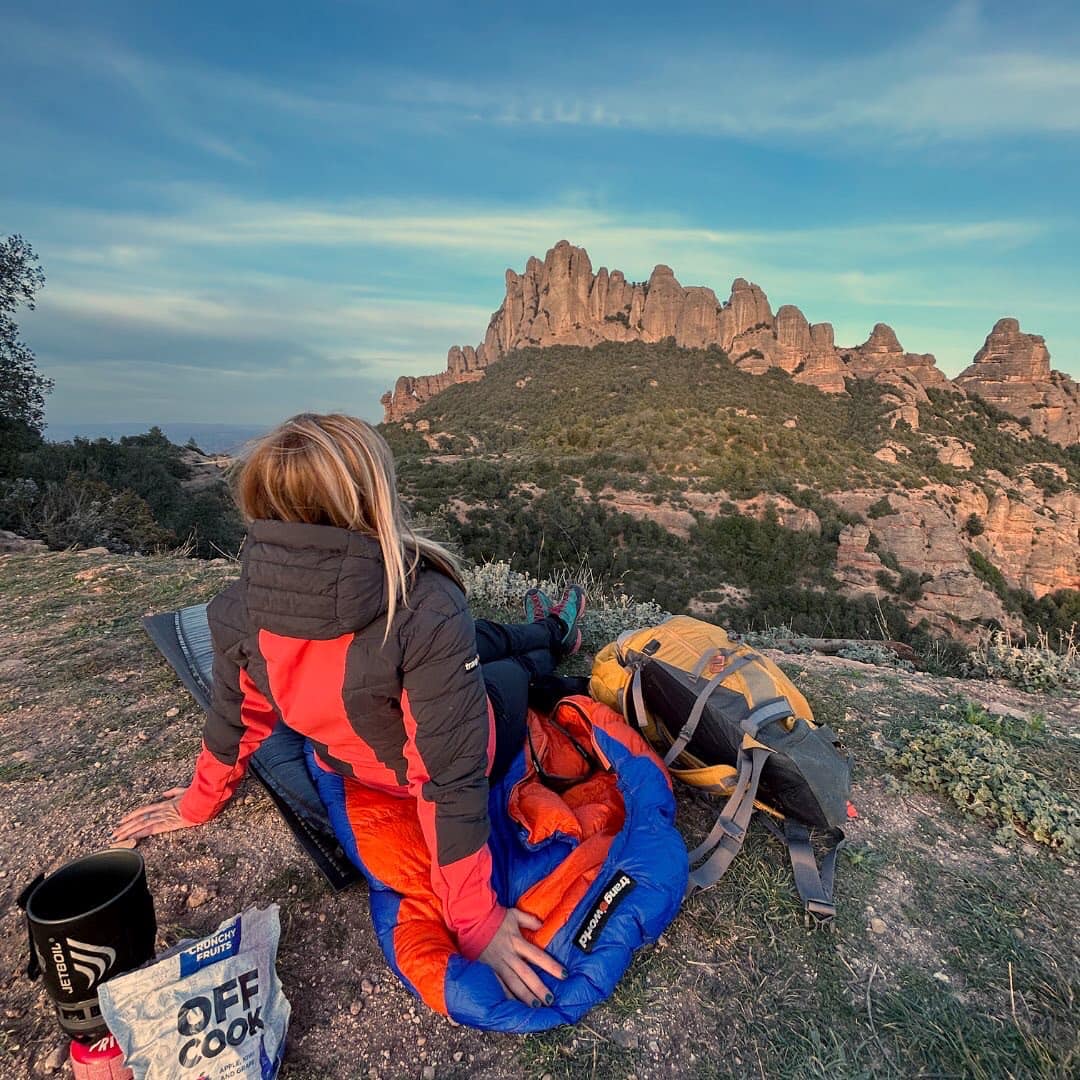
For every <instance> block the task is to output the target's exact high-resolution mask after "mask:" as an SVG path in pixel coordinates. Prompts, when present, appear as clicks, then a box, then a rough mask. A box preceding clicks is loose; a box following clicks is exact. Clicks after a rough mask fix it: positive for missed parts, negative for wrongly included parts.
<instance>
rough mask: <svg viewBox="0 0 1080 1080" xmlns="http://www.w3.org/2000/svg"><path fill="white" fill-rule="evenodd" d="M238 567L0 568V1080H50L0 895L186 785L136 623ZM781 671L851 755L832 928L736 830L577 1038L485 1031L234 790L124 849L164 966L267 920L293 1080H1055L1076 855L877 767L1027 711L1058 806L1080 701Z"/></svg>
mask: <svg viewBox="0 0 1080 1080" xmlns="http://www.w3.org/2000/svg"><path fill="white" fill-rule="evenodd" d="M234 572H235V569H234V567H233V566H232V565H231V564H227V563H218V564H216V565H215V564H207V563H199V562H195V561H190V560H181V559H167V558H160V559H159V558H124V557H118V556H108V555H104V554H89V553H82V554H77V553H51V554H41V553H27V554H11V555H5V556H0V641H2V643H3V647H2V650H0V913H2V914H0V920H2V921H0V958H2V962H0V998H2V1002H3V1005H2V1008H3V1014H2V1021H0V1077H3V1078H7V1077H11V1078H20V1080H21V1078H25V1077H28V1076H29V1077H45V1076H50V1075H53V1076H58V1077H59V1076H63V1075H70V1073H69V1067H68V1066H67V1065H65V1064H63V1055H62V1053H61V1052H60V1047H61V1040H60V1038H59V1036H58V1034H57V1029H56V1026H55V1024H54V1022H53V1020H52V1019H51V1017H50V1013H49V1009H48V1006H47V1003H46V999H45V996H44V993H43V991H41V990H40V989H39V988H38V987H37V986H36V985H34V984H31V983H29V982H28V981H27V980H26V979H25V978H24V977H23V975H22V967H23V965H24V960H25V957H24V951H25V948H26V939H25V934H24V932H23V927H22V922H21V917H20V915H19V913H18V912H17V910H16V909H15V906H14V898H15V896H16V895H17V893H18V891H19V890H20V888H21V887H22V885H23V884H24V883H25V882H26V881H28V880H29V879H30V878H32V877H33V876H34V875H35V874H36V873H37V872H38V871H40V870H49V869H52V868H55V867H56V866H58V865H60V864H61V863H63V862H65V861H67V860H68V859H70V858H73V857H75V856H77V855H80V854H84V853H86V852H88V851H91V850H94V849H96V848H99V847H102V846H104V845H105V843H106V842H107V837H108V833H109V830H110V826H111V824H112V823H113V822H114V821H115V820H116V819H117V818H118V817H119V816H120V815H121V814H122V813H123V812H124V811H126V810H127V809H129V808H131V807H132V806H134V805H137V804H138V803H139V802H140V801H143V800H146V799H149V798H152V797H154V796H155V795H157V794H158V793H160V792H161V791H163V790H164V789H166V788H168V787H171V786H173V785H175V784H178V783H183V782H186V780H187V779H188V777H189V776H190V768H191V762H192V760H193V757H194V754H195V751H196V749H197V746H198V739H199V726H200V715H199V712H198V709H197V708H196V707H195V705H194V704H193V703H192V702H191V700H190V699H189V698H188V696H187V695H186V693H185V692H184V691H183V689H182V688H181V687H180V686H179V685H178V683H177V681H176V679H175V677H174V676H173V674H172V672H171V671H170V670H169V669H168V668H167V667H166V665H165V664H164V662H163V661H162V660H161V659H160V657H159V656H158V654H157V653H156V651H155V650H154V648H153V646H152V645H151V644H150V641H149V639H148V638H146V636H145V635H144V634H143V632H142V630H141V628H140V626H139V618H140V616H142V615H143V614H145V613H147V612H151V611H160V610H165V609H168V608H172V607H176V606H180V605H183V604H187V603H193V602H198V601H200V600H203V599H206V598H208V597H210V596H211V595H213V594H214V593H215V592H216V591H217V590H218V589H220V588H221V586H222V584H223V583H224V582H225V581H226V580H227V579H228V578H229V577H231V576H232V575H233V573H234ZM782 659H783V662H784V663H785V665H786V666H787V667H788V669H789V670H790V671H791V672H792V673H793V674H794V675H795V676H796V678H797V681H798V682H799V685H800V686H801V687H803V688H804V689H805V691H806V693H807V695H808V697H809V698H810V700H811V702H812V704H813V706H814V708H815V710H816V712H817V713H818V714H819V715H820V716H821V717H824V718H825V719H827V720H828V722H829V723H831V724H832V725H833V726H834V727H835V728H836V729H837V730H838V731H839V732H840V733H841V735H842V736H843V737H844V738H845V740H846V742H847V743H848V745H849V746H850V747H851V748H852V749H853V751H854V753H855V758H856V762H857V774H856V786H855V795H854V800H855V803H856V805H857V807H858V810H859V817H858V819H857V820H856V821H854V822H853V823H852V827H851V829H850V840H851V842H850V845H849V847H848V848H847V850H846V852H845V856H844V857H843V859H842V860H841V864H840V867H839V871H838V882H837V896H838V899H839V915H838V918H837V920H836V923H835V926H834V928H833V929H832V930H831V931H829V932H824V931H810V930H807V929H805V928H804V927H803V925H802V922H801V919H800V917H799V906H798V902H797V898H796V896H795V893H794V889H793V887H792V882H791V876H790V870H789V868H788V866H787V864H786V857H785V855H784V853H783V852H782V850H781V849H780V848H779V846H778V845H777V844H776V843H775V842H774V841H772V840H771V839H769V838H768V837H767V836H766V835H765V834H764V833H763V832H761V831H759V830H755V831H754V832H753V834H752V836H751V838H750V840H749V841H748V843H747V846H746V849H745V850H744V852H743V853H742V854H741V855H740V856H739V858H738V859H737V860H736V862H735V864H734V865H733V867H732V869H731V871H730V873H729V875H728V876H727V877H726V878H725V879H724V881H723V883H722V884H721V885H720V886H719V887H718V888H716V889H714V890H712V891H710V892H708V893H705V894H703V895H700V896H697V897H695V898H694V899H692V900H691V901H689V902H688V903H687V904H686V906H685V907H684V910H683V912H682V913H681V914H680V916H679V918H678V919H677V920H676V921H675V923H674V924H673V925H672V927H671V928H670V929H669V931H668V932H667V933H666V934H665V935H664V936H663V937H662V938H661V940H660V941H659V942H658V943H657V944H656V945H654V946H652V947H651V948H649V949H646V950H643V951H642V952H641V953H640V954H639V955H638V957H637V959H636V960H635V962H634V964H633V966H632V967H631V969H630V971H629V972H628V973H627V975H626V977H625V978H624V980H623V982H622V984H621V986H620V988H619V990H618V992H617V993H616V995H615V996H614V998H613V999H612V1000H611V1001H609V1002H607V1003H606V1004H604V1005H602V1006H601V1007H599V1008H597V1009H596V1010H595V1011H594V1012H593V1013H592V1014H590V1015H589V1016H588V1017H587V1018H586V1020H585V1022H583V1023H581V1024H579V1025H577V1026H576V1027H574V1028H563V1029H559V1030H556V1031H552V1032H549V1033H547V1034H544V1035H540V1036H531V1037H516V1036H514V1037H511V1036H498V1035H487V1034H482V1033H479V1032H476V1031H472V1030H470V1029H466V1028H462V1027H458V1026H455V1025H453V1024H452V1023H450V1022H449V1021H447V1020H445V1019H443V1018H441V1017H439V1016H436V1015H434V1014H432V1013H431V1012H429V1011H428V1010H427V1009H426V1008H425V1007H424V1006H423V1005H421V1004H419V1003H418V1002H416V1001H415V1000H414V999H413V998H412V997H411V996H410V995H409V994H408V993H407V992H406V991H405V989H404V988H403V987H402V986H401V984H400V983H399V982H398V981H397V979H396V978H395V977H394V976H393V975H392V974H391V973H390V971H389V970H388V969H387V967H386V964H385V961H384V960H383V957H382V954H381V952H380V951H379V949H378V946H377V944H376V941H375V937H374V934H373V931H372V929H371V925H370V920H369V917H368V914H367V904H366V897H365V895H364V894H365V890H364V888H363V887H362V886H358V887H355V888H353V889H352V890H350V891H347V892H345V893H342V894H337V895H335V894H334V893H333V892H331V891H330V889H329V888H328V887H327V886H326V885H325V884H324V882H323V880H322V878H321V877H320V876H319V874H318V873H317V871H316V870H315V869H314V867H313V866H312V865H311V864H310V863H309V862H308V861H307V859H306V857H305V856H304V855H303V854H302V853H301V852H300V850H299V848H298V847H297V846H296V844H295V843H294V841H293V839H292V836H291V834H290V833H289V831H288V829H287V828H286V827H285V825H284V824H283V823H282V821H281V820H280V818H279V817H278V815H277V813H276V812H275V810H274V808H273V806H272V805H271V803H270V801H269V799H268V798H267V796H266V795H265V794H264V793H263V792H262V790H261V788H260V787H259V786H258V785H257V784H256V783H255V782H253V781H247V782H245V785H244V786H243V787H242V788H241V790H240V793H239V796H238V799H237V802H236V804H235V805H233V806H231V807H230V808H228V810H227V811H226V812H225V813H224V814H223V815H222V816H221V817H220V818H219V819H218V820H216V821H215V822H212V823H211V824H209V825H207V826H204V827H202V828H200V829H197V830H191V831H187V832H181V833H175V834H172V835H169V836H164V837H157V838H153V839H151V840H150V841H147V842H144V843H143V844H142V847H141V850H142V851H143V853H144V855H145V857H146V860H147V865H148V874H149V878H150V883H151V887H152V889H153V892H154V897H155V901H156V905H157V914H158V924H159V945H160V946H162V947H164V946H167V945H170V944H172V943H173V942H175V941H176V940H178V939H180V938H182V937H190V936H194V935H199V934H201V933H204V932H206V931H208V930H210V929H212V928H214V927H215V926H216V925H217V923H218V922H219V921H220V920H222V919H223V918H225V917H226V916H228V915H231V914H233V913H235V912H237V911H240V910H241V909H243V908H244V907H247V906H249V905H265V904H267V903H271V902H276V903H278V904H280V906H281V912H282V929H283V934H282V943H281V950H280V956H279V972H280V975H281V978H282V981H283V983H284V988H285V992H286V994H287V995H288V997H289V998H290V1000H291V1001H292V1005H293V1022H292V1027H291V1029H290V1035H289V1049H288V1054H287V1058H286V1066H285V1070H284V1074H283V1075H284V1076H285V1077H286V1078H289V1080H300V1078H310V1080H315V1078H320V1080H322V1078H327V1077H330V1078H338V1077H340V1078H353V1077H358V1078H365V1077H386V1078H390V1077H413V1078H434V1077H439V1078H442V1077H454V1076H476V1077H491V1078H496V1077H499V1078H501V1077H509V1076H514V1077H517V1076H528V1077H536V1078H544V1077H550V1078H552V1080H555V1078H560V1077H632V1076H633V1077H638V1078H640V1080H651V1078H658V1077H669V1076H693V1077H726V1076H732V1077H743V1076H760V1077H763V1078H764V1077H826V1076H828V1077H865V1076H871V1075H872V1076H886V1077H911V1076H925V1077H929V1076H936V1077H960V1076H975V1077H987V1078H991V1077H995V1078H996V1077H1008V1076H1015V1077H1028V1076H1047V1077H1065V1076H1069V1075H1075V1072H1076V1069H1077V1066H1078V1060H1077V1045H1078V1030H1077V1021H1076V1000H1075V996H1076V993H1077V987H1078V984H1080V978H1078V976H1080V960H1078V957H1077V950H1076V946H1075V927H1076V925H1077V923H1078V921H1080V898H1078V890H1077V888H1076V884H1077V883H1076V865H1075V862H1072V861H1068V860H1065V859H1062V858H1059V857H1057V856H1055V855H1053V854H1051V853H1049V852H1048V851H1047V850H1046V849H1045V848H1044V847H1042V846H1041V845H1037V844H1035V843H1033V842H1031V840H1030V839H1029V838H1025V837H1022V836H1018V837H1017V838H1016V840H1015V842H1013V843H1009V844H1005V845H1003V844H1001V843H1000V842H999V840H998V838H997V837H996V836H995V835H994V833H993V830H992V829H991V828H990V827H989V826H988V825H986V824H985V823H983V822H981V821H978V820H975V819H972V818H970V817H968V816H965V815H964V814H963V813H962V812H961V811H960V810H959V809H957V808H956V807H955V806H953V805H952V804H951V803H949V802H947V801H946V800H945V799H943V798H942V797H940V796H938V795H935V794H930V793H926V792H921V791H918V790H906V791H905V790H904V789H903V788H902V787H901V788H898V787H897V785H896V783H895V781H894V780H893V778H892V776H891V774H890V772H889V766H888V763H887V761H886V758H885V754H884V749H885V747H886V746H887V745H888V743H889V742H890V740H892V739H894V738H895V737H896V735H897V733H898V731H899V729H900V728H902V727H903V726H904V725H906V724H910V723H912V722H913V721H914V720H916V719H917V718H919V717H925V716H927V715H931V714H933V713H935V712H936V711H938V710H940V709H942V708H945V707H948V706H949V704H950V703H951V702H953V701H955V700H956V698H957V695H962V696H963V697H965V698H966V699H968V700H970V701H976V702H979V703H981V704H982V705H983V706H984V707H986V708H988V709H989V711H990V712H992V713H997V714H1002V715H1009V716H1024V717H1028V716H1031V715H1033V714H1035V713H1039V714H1041V715H1042V716H1043V717H1044V718H1045V725H1044V728H1043V730H1044V735H1042V736H1040V738H1041V742H1040V747H1041V754H1042V756H1041V757H1040V759H1039V760H1040V762H1041V765H1040V766H1039V767H1040V769H1041V774H1042V775H1043V776H1044V778H1046V779H1048V782H1053V783H1054V784H1056V785H1057V786H1058V788H1059V789H1060V790H1064V791H1074V790H1075V781H1076V776H1077V775H1078V772H1077V765H1078V762H1080V753H1078V745H1077V731H1078V725H1080V711H1078V710H1080V706H1078V705H1077V703H1076V702H1075V701H1069V700H1064V699H1062V698H1054V697H1047V696H1040V697H1034V696H1032V695H1029V694H1025V693H1021V692H1020V691H1017V690H1015V689H1013V688H1010V687H1008V686H1006V685H1004V684H1000V683H989V682H961V681H959V680H952V679H939V678H931V677H930V676H928V675H925V674H921V673H920V674H914V675H909V674H906V673H903V672H898V671H895V670H892V669H886V668H875V667H871V666H869V665H865V664H860V663H857V662H855V661H846V660H839V659H832V658H830V659H825V658H817V657H791V656H788V657H783V658H782ZM714 812H715V804H713V803H710V802H709V800H708V799H707V798H706V797H702V796H689V795H687V794H686V793H682V794H680V824H681V825H682V828H683V830H684V832H685V833H686V834H687V835H688V836H692V837H698V836H700V835H701V834H702V833H703V832H704V831H705V830H706V828H707V827H708V825H709V824H710V823H711V819H712V815H713V814H714Z"/></svg>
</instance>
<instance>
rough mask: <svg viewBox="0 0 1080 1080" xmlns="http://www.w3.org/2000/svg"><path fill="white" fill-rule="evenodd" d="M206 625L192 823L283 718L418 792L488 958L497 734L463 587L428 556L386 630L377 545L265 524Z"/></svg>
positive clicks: (333, 760)
mask: <svg viewBox="0 0 1080 1080" xmlns="http://www.w3.org/2000/svg"><path fill="white" fill-rule="evenodd" d="M209 620H210V631H211V634H212V636H213V641H214V695H213V703H212V708H211V711H210V714H209V716H208V718H207V721H206V726H205V728H204V731H203V750H202V753H201V754H200V755H199V759H198V763H197V767H196V772H195V778H194V780H193V782H192V785H191V787H190V788H189V790H188V793H187V794H186V795H185V797H184V799H183V801H182V803H181V807H180V809H181V813H182V814H183V815H184V817H186V818H188V819H189V820H193V821H206V820H208V819H209V818H211V817H213V816H214V815H215V814H216V813H217V812H218V811H219V810H220V809H221V807H222V806H223V805H224V804H225V802H226V801H227V800H228V799H229V797H230V796H231V795H232V793H233V792H234V791H235V789H236V785H237V784H238V783H239V780H240V778H241V777H242V776H243V773H244V769H245V767H246V764H247V760H248V758H249V757H250V756H251V754H252V752H253V751H254V750H255V749H256V748H257V747H258V745H259V743H260V742H261V741H262V739H263V738H265V737H266V735H268V734H269V732H270V731H271V730H272V728H273V726H274V724H275V723H276V722H277V720H278V718H281V719H283V720H284V721H285V722H286V723H287V724H288V725H289V726H290V727H291V728H293V729H294V730H296V731H298V732H300V733H302V734H303V735H305V736H307V738H308V739H310V740H311V742H312V744H313V746H314V748H315V751H316V755H317V757H318V759H319V761H320V763H321V764H322V765H323V766H324V767H326V768H328V769H331V770H333V771H336V772H338V773H341V774H342V775H344V776H346V777H350V778H352V779H353V780H356V781H358V782H360V783H362V784H367V785H371V786H373V787H378V788H381V789H383V790H388V791H391V792H395V793H399V794H401V795H403V796H412V797H413V798H415V799H416V802H417V811H418V814H419V819H420V825H421V828H422V830H423V833H424V837H425V839H426V841H427V844H428V847H429V848H430V851H431V863H432V881H433V884H434V886H435V891H436V894H437V895H438V896H439V898H440V900H441V901H442V904H443V909H444V915H445V918H446V921H447V925H448V926H449V927H450V929H451V930H452V931H454V932H455V933H456V934H457V937H458V942H459V944H460V946H461V948H462V951H463V952H464V953H465V954H466V955H469V956H476V955H477V954H478V953H479V952H481V951H482V950H483V948H484V946H485V945H486V944H487V942H488V941H489V940H490V938H491V936H492V934H493V933H494V932H495V930H496V929H497V928H498V925H499V923H500V922H501V920H502V915H503V910H502V908H500V907H499V905H498V903H497V901H496V898H495V894H494V892H493V890H492V887H491V856H490V852H489V851H488V847H487V838H488V831H489V827H488V816H487V799H488V783H487V773H488V772H489V770H490V767H491V760H492V755H493V752H494V742H495V740H494V730H493V717H492V713H491V708H490V706H489V703H488V700H487V696H486V694H485V691H484V683H483V680H482V678H481V674H480V665H479V661H478V659H477V653H476V635H475V628H474V626H473V621H472V618H471V616H470V615H469V612H468V608H467V606H466V601H465V596H464V594H463V593H462V591H461V589H460V587H459V586H458V585H457V583H456V582H454V581H453V580H452V579H451V578H449V577H447V576H446V575H444V574H442V573H441V572H439V571H437V570H435V569H434V568H432V567H430V566H428V565H427V564H426V563H422V564H421V566H420V567H419V568H418V570H417V572H416V574H415V575H414V578H413V581H412V584H411V587H410V590H409V597H408V603H407V605H405V604H400V603H399V606H398V609H397V611H396V612H395V615H394V619H393V621H392V623H391V624H390V629H389V633H388V634H387V633H386V629H387V612H386V574H385V570H384V566H383V559H382V553H381V550H380V548H379V545H378V542H377V541H376V540H375V539H373V538H371V537H368V536H365V535H363V534H361V533H357V532H352V531H350V530H347V529H338V528H333V527H330V526H325V525H305V524H299V523H293V522H282V521H255V522H253V523H252V524H251V527H250V529H249V531H248V539H247V543H246V544H245V547H244V554H243V561H242V572H241V575H240V579H239V581H237V582H235V583H234V584H233V585H231V586H229V587H228V588H227V589H226V590H225V591H224V592H223V593H221V594H220V595H219V596H217V597H216V598H215V599H214V600H213V602H212V603H211V604H210V608H209ZM384 636H385V640H384Z"/></svg>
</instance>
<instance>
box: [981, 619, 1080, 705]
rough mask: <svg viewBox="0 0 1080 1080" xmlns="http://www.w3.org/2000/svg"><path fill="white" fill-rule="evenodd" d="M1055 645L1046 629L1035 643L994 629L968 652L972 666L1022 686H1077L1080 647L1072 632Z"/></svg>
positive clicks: (1040, 688)
mask: <svg viewBox="0 0 1080 1080" xmlns="http://www.w3.org/2000/svg"><path fill="white" fill-rule="evenodd" d="M1057 645H1058V647H1057V648H1054V647H1053V645H1052V644H1051V641H1050V637H1049V635H1048V634H1047V633H1046V632H1045V631H1041V632H1039V633H1038V634H1037V635H1036V643H1035V644H1034V645H1030V644H1026V643H1024V644H1018V643H1016V642H1014V641H1013V639H1012V634H1011V633H1010V632H1009V631H1008V630H995V631H993V632H992V633H991V634H989V635H988V636H987V637H986V638H985V639H984V640H982V641H980V642H979V643H978V644H977V645H976V646H975V648H974V649H972V650H971V653H970V654H969V660H970V664H971V668H972V670H973V671H974V672H975V673H977V674H980V675H985V676H989V677H990V678H1000V679H1008V680H1009V682H1011V683H1013V684H1014V685H1016V686H1019V687H1020V688H1021V689H1023V690H1029V691H1032V692H1035V693H1038V692H1042V691H1047V690H1080V650H1078V649H1077V644H1076V638H1075V635H1074V633H1072V632H1070V633H1069V634H1066V635H1062V638H1061V640H1060V641H1059V642H1058V643H1057Z"/></svg>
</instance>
